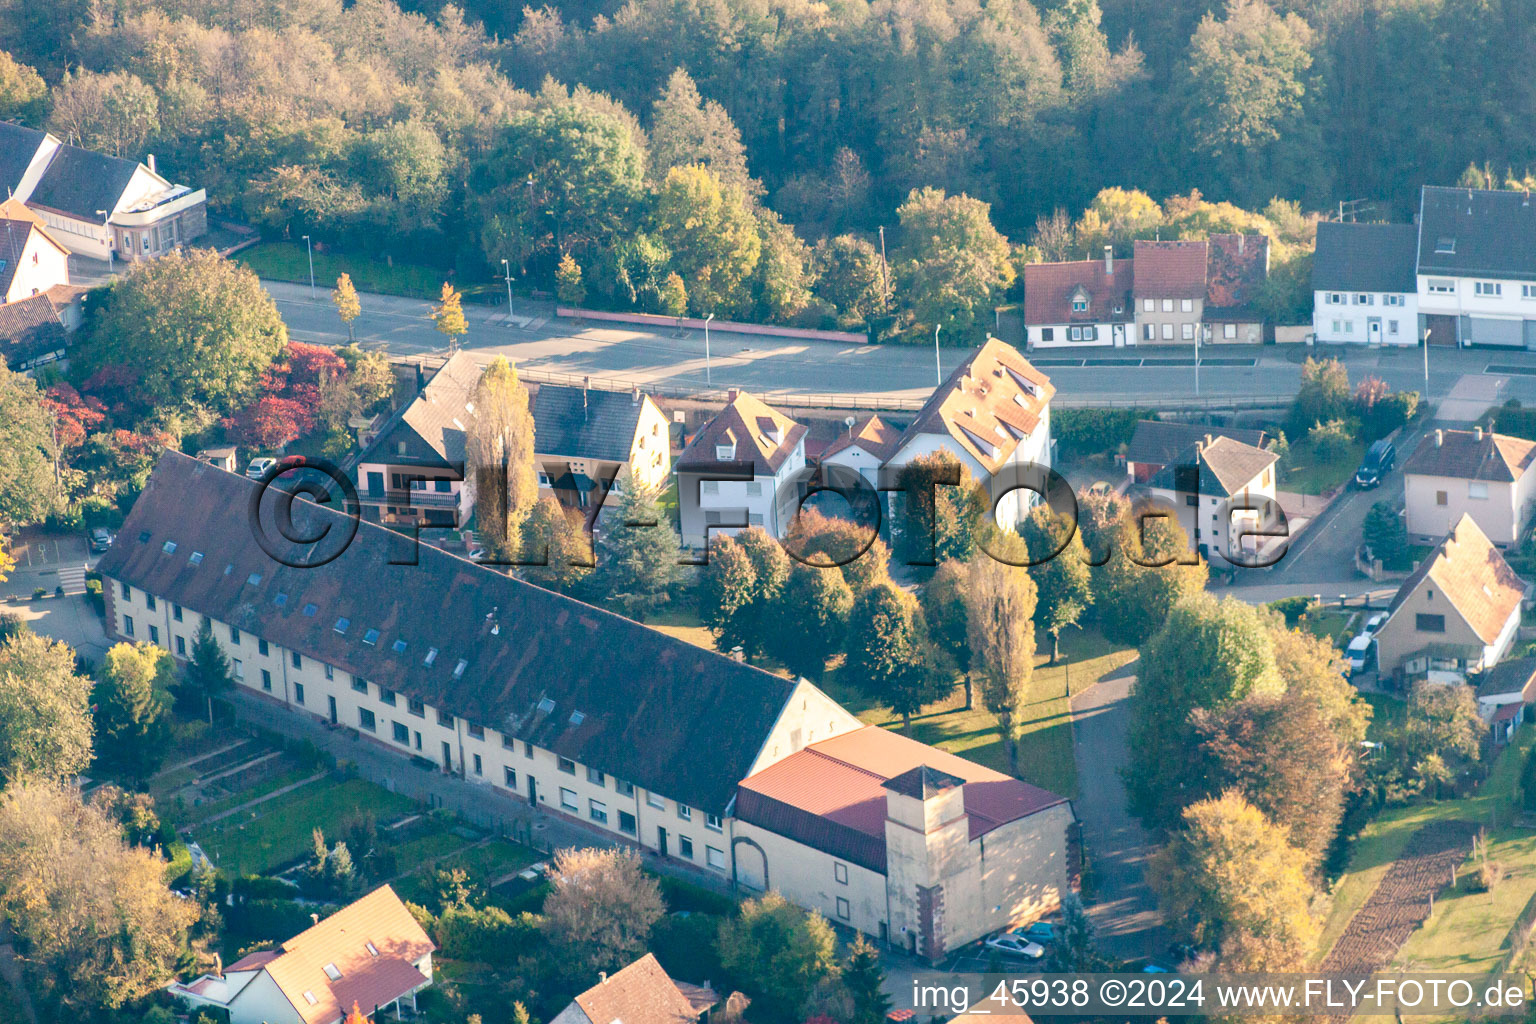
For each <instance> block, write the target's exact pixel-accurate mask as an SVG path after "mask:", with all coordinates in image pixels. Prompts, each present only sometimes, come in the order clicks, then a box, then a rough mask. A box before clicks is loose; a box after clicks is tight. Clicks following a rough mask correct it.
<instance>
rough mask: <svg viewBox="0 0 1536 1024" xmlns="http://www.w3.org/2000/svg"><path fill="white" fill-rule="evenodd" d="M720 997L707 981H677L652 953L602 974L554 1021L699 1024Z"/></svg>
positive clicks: (555, 1023)
mask: <svg viewBox="0 0 1536 1024" xmlns="http://www.w3.org/2000/svg"><path fill="white" fill-rule="evenodd" d="M719 1001H720V997H719V996H717V995H716V994H715V992H714V990H713V989H711V988H710V987H709V986H708V985H707V984H705V985H690V984H688V983H686V982H681V981H673V980H672V979H671V977H669V976H668V975H667V972H666V971H665V970H664V969H663V968H662V966H661V964H660V963H658V962H657V960H656V957H655V956H654V955H653V954H651V953H647V954H645V956H643V957H641V958H640V959H639V960H636V961H635V962H634V963H632V964H630V965H629V966H628V967H625V968H624V969H622V970H620V971H616V972H614V973H613V974H611V975H610V974H606V973H604V974H600V975H598V981H597V984H596V985H593V986H592V987H591V988H589V989H587V990H586V991H585V992H583V993H581V994H580V995H579V996H577V997H576V998H575V999H573V1000H571V1002H570V1003H569V1004H568V1005H567V1006H566V1008H565V1009H563V1010H561V1011H560V1012H559V1013H557V1014H556V1015H555V1017H554V1019H553V1020H551V1021H550V1022H549V1024H617V1022H620V1021H622V1022H623V1024H694V1022H695V1021H697V1020H699V1019H700V1018H701V1017H703V1016H704V1015H705V1014H707V1013H708V1012H709V1009H710V1007H712V1006H714V1005H715V1004H716V1003H718V1002H719Z"/></svg>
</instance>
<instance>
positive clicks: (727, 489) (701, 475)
mask: <svg viewBox="0 0 1536 1024" xmlns="http://www.w3.org/2000/svg"><path fill="white" fill-rule="evenodd" d="M805 434H806V427H805V425H804V424H802V423H796V422H795V421H794V420H792V419H790V418H789V417H788V416H785V415H784V414H783V413H781V412H779V411H778V410H777V409H774V408H772V407H771V406H769V405H767V404H766V403H764V402H763V401H761V400H760V399H758V398H756V397H755V396H753V395H750V394H748V393H747V392H745V391H738V390H737V389H736V388H732V389H731V390H730V392H729V394H728V397H727V400H726V406H725V408H724V409H722V410H720V412H719V413H718V414H716V415H715V417H714V418H713V419H711V420H710V421H709V422H708V423H706V424H704V426H702V427H700V428H699V431H698V433H696V434H694V435H693V438H692V440H690V441H689V442H688V446H687V447H686V448H684V449H683V453H682V455H680V456H678V459H677V500H678V511H679V515H680V520H681V526H682V534H683V543H684V544H686V545H688V546H690V547H704V546H706V545H707V544H708V543H709V536H710V535H711V534H715V533H727V534H730V533H735V532H736V531H737V530H740V529H743V528H745V527H748V526H760V527H762V528H763V529H764V530H766V531H768V533H769V535H770V536H774V537H780V536H783V535H784V533H785V531H787V530H788V529H789V526H790V522H791V520H792V519H793V517H794V514H795V510H796V509H797V508H798V507H799V488H800V487H801V486H802V484H803V483H804V481H803V480H802V477H803V476H804V473H803V472H802V471H803V470H804V469H805Z"/></svg>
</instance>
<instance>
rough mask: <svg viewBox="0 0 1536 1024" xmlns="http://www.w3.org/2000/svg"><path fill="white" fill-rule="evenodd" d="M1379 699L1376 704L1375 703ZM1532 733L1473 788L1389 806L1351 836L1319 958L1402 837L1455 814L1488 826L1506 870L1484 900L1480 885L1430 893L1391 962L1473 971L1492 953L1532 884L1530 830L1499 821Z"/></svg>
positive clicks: (1534, 838) (1534, 888)
mask: <svg viewBox="0 0 1536 1024" xmlns="http://www.w3.org/2000/svg"><path fill="white" fill-rule="evenodd" d="M1372 704H1373V705H1376V704H1377V702H1376V701H1374V700H1373V701H1372ZM1384 707H1385V708H1390V707H1391V706H1390V705H1385V706H1384ZM1384 707H1382V706H1379V707H1378V711H1380V710H1383V709H1384ZM1533 741H1536V729H1532V728H1531V727H1530V726H1526V727H1525V728H1523V729H1522V730H1521V732H1520V733H1519V734H1518V735H1517V737H1516V742H1515V744H1514V745H1512V746H1511V747H1509V748H1506V749H1505V750H1504V752H1503V753H1502V754H1501V755H1500V757H1499V760H1498V761H1497V762H1496V763H1495V765H1494V769H1493V772H1492V774H1491V775H1489V777H1488V780H1487V781H1486V782H1485V783H1483V785H1482V787H1481V788H1480V789H1479V790H1478V792H1477V793H1476V794H1475V795H1474V796H1470V797H1466V798H1464V799H1461V800H1440V801H1432V802H1428V803H1421V804H1412V805H1410V806H1407V807H1394V808H1390V809H1389V810H1386V811H1384V812H1382V813H1381V814H1380V815H1378V816H1377V817H1376V818H1375V819H1374V820H1373V821H1372V822H1371V823H1370V824H1369V825H1367V826H1366V827H1365V829H1364V830H1363V831H1362V832H1361V833H1360V835H1359V837H1358V838H1357V839H1356V840H1355V842H1354V845H1353V849H1352V850H1351V853H1350V860H1349V868H1348V870H1347V871H1345V873H1344V876H1343V878H1341V879H1340V881H1339V883H1338V885H1337V886H1335V888H1334V893H1333V905H1332V906H1331V908H1330V909H1329V914H1328V918H1327V920H1326V921H1325V923H1324V928H1323V935H1322V939H1321V941H1320V942H1319V943H1318V950H1317V958H1318V960H1319V961H1321V959H1322V958H1323V957H1324V956H1326V955H1327V953H1328V950H1330V949H1331V948H1332V947H1333V944H1334V943H1335V942H1337V941H1338V938H1339V936H1340V935H1342V934H1343V932H1344V929H1345V926H1346V925H1348V924H1349V919H1350V918H1351V917H1353V916H1354V914H1355V911H1357V910H1359V909H1360V907H1361V905H1362V904H1364V903H1365V900H1366V898H1367V897H1368V896H1370V894H1371V893H1372V892H1373V891H1374V890H1375V888H1376V885H1377V883H1378V882H1380V881H1381V879H1382V876H1384V875H1385V874H1386V873H1387V869H1388V868H1389V867H1390V866H1391V864H1392V861H1393V860H1395V859H1396V858H1397V856H1398V855H1399V854H1400V853H1402V851H1403V848H1404V847H1405V846H1406V845H1407V843H1408V840H1409V838H1410V837H1411V836H1412V835H1413V834H1414V833H1415V832H1417V831H1418V830H1419V829H1420V828H1422V827H1423V826H1425V825H1427V824H1429V823H1431V822H1434V821H1457V820H1460V821H1471V822H1479V823H1482V824H1485V825H1487V826H1489V827H1490V840H1491V842H1490V846H1491V848H1492V850H1493V852H1492V854H1491V856H1492V857H1493V859H1495V860H1499V861H1502V862H1503V863H1504V865H1505V867H1506V868H1508V870H1509V877H1508V878H1507V879H1506V880H1505V881H1504V883H1503V885H1502V886H1501V887H1500V888H1499V889H1498V890H1497V891H1496V892H1495V894H1494V895H1495V899H1494V900H1491V901H1490V900H1489V898H1488V895H1487V894H1486V893H1480V894H1475V895H1474V894H1471V893H1461V892H1458V893H1448V894H1446V896H1445V897H1444V898H1443V899H1440V900H1437V901H1436V904H1435V913H1434V916H1433V917H1431V918H1430V919H1429V921H1427V922H1426V923H1425V925H1424V927H1423V928H1421V929H1420V930H1419V931H1417V932H1415V933H1414V934H1413V935H1412V936H1411V937H1410V938H1409V939H1408V941H1407V942H1406V943H1405V944H1404V945H1403V948H1402V949H1401V950H1400V951H1399V952H1398V956H1397V960H1396V961H1395V963H1396V964H1397V965H1398V966H1399V967H1403V966H1404V965H1407V964H1413V965H1415V966H1414V969H1415V970H1421V971H1437V970H1452V971H1457V970H1467V971H1476V970H1486V969H1487V968H1488V967H1489V966H1491V965H1492V963H1493V962H1494V961H1495V960H1497V958H1498V956H1499V955H1500V954H1501V950H1500V946H1501V945H1502V943H1503V940H1504V937H1505V935H1506V933H1507V932H1508V931H1509V927H1510V925H1511V923H1513V921H1514V918H1515V915H1516V914H1518V913H1519V912H1520V910H1521V909H1522V908H1523V907H1524V906H1525V903H1526V901H1527V900H1528V899H1529V898H1530V896H1531V894H1532V893H1533V892H1536V833H1532V832H1530V831H1529V830H1515V829H1510V828H1507V827H1498V826H1506V825H1507V824H1508V823H1509V822H1510V821H1511V820H1512V819H1513V811H1512V809H1513V804H1514V798H1515V792H1516V786H1517V784H1518V782H1519V778H1520V765H1521V762H1522V760H1523V758H1524V752H1525V750H1527V749H1529V747H1530V746H1531V744H1532V742H1533ZM1463 870H1465V868H1464V869H1463ZM1405 969H1406V968H1405Z"/></svg>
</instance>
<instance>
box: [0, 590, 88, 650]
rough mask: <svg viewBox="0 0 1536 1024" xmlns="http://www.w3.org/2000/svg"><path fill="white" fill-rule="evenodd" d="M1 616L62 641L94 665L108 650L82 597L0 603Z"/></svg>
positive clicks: (80, 595) (77, 595)
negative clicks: (19, 619)
mask: <svg viewBox="0 0 1536 1024" xmlns="http://www.w3.org/2000/svg"><path fill="white" fill-rule="evenodd" d="M0 613H3V614H6V615H16V616H18V617H20V618H21V620H22V621H23V622H25V623H26V624H27V625H29V626H31V627H32V631H33V632H34V633H40V634H42V635H43V636H47V637H52V638H53V639H55V640H62V641H63V642H64V643H66V644H69V646H71V647H73V648H74V649H75V653H76V654H78V655H80V656H81V657H82V658H86V659H88V660H90V661H93V662H95V663H97V664H100V663H101V659H102V658H103V657H105V656H106V653H107V648H108V647H109V646H110V644H109V643H108V642H107V632H106V629H105V628H104V627H103V626H102V622H101V618H100V617H99V616H97V614H96V609H94V608H92V607H91V605H90V602H89V601H87V600H86V598H85V595H84V594H72V595H70V596H69V597H46V598H43V599H42V600H41V601H16V600H11V601H0Z"/></svg>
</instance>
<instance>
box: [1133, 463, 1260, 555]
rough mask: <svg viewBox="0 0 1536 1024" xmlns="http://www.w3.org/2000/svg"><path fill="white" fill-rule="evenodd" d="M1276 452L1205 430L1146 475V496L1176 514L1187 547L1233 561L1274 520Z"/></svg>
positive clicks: (1257, 540)
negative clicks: (1204, 433) (1205, 431)
mask: <svg viewBox="0 0 1536 1024" xmlns="http://www.w3.org/2000/svg"><path fill="white" fill-rule="evenodd" d="M1277 461H1279V456H1277V455H1276V454H1275V453H1274V452H1272V451H1269V450H1267V449H1265V448H1259V447H1257V446H1255V445H1251V444H1244V443H1243V442H1242V441H1238V440H1236V439H1235V438H1232V437H1217V436H1214V435H1212V434H1209V433H1207V434H1206V435H1205V436H1204V437H1203V438H1201V439H1200V440H1198V441H1196V442H1195V443H1194V444H1192V445H1190V446H1189V447H1188V448H1186V449H1184V451H1183V452H1181V453H1180V454H1178V455H1176V456H1174V458H1173V459H1172V461H1170V462H1169V463H1168V464H1167V465H1166V466H1164V467H1163V468H1162V469H1160V470H1158V471H1157V472H1156V473H1155V474H1153V476H1152V478H1151V479H1150V480H1148V481H1147V489H1148V490H1149V491H1150V493H1151V495H1152V497H1153V498H1154V499H1155V500H1157V501H1159V502H1161V503H1163V504H1164V505H1166V506H1168V507H1170V508H1172V509H1173V510H1174V511H1175V512H1176V513H1177V514H1178V520H1179V525H1180V526H1182V527H1183V528H1184V532H1185V533H1187V534H1188V535H1189V544H1190V547H1191V548H1193V549H1194V550H1195V551H1197V552H1199V553H1200V554H1202V555H1205V556H1207V557H1209V556H1210V555H1212V554H1221V555H1223V556H1225V557H1227V558H1229V559H1231V560H1233V561H1242V560H1244V559H1246V558H1249V557H1250V556H1251V555H1252V554H1253V553H1254V552H1255V551H1257V550H1258V548H1259V544H1260V542H1261V541H1262V539H1263V538H1262V537H1257V536H1254V534H1253V531H1255V530H1259V529H1263V528H1265V527H1267V526H1268V525H1269V524H1270V523H1271V522H1273V521H1274V518H1275V515H1274V511H1275V509H1276V508H1278V506H1277V505H1276V503H1275V463H1276V462H1277Z"/></svg>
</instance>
